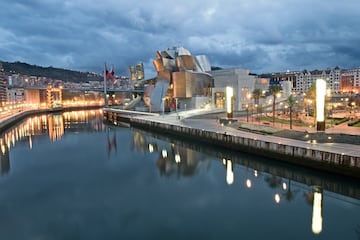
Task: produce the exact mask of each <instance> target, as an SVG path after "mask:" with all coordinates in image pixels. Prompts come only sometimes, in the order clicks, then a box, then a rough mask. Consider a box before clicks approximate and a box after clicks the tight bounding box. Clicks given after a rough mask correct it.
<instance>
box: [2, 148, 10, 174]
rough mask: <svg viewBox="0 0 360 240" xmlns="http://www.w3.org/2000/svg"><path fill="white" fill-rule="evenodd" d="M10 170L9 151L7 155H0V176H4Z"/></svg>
mask: <svg viewBox="0 0 360 240" xmlns="http://www.w3.org/2000/svg"><path fill="white" fill-rule="evenodd" d="M9 170H10V160H9V151H5V154H0V175H3V174H5V173H7V172H9Z"/></svg>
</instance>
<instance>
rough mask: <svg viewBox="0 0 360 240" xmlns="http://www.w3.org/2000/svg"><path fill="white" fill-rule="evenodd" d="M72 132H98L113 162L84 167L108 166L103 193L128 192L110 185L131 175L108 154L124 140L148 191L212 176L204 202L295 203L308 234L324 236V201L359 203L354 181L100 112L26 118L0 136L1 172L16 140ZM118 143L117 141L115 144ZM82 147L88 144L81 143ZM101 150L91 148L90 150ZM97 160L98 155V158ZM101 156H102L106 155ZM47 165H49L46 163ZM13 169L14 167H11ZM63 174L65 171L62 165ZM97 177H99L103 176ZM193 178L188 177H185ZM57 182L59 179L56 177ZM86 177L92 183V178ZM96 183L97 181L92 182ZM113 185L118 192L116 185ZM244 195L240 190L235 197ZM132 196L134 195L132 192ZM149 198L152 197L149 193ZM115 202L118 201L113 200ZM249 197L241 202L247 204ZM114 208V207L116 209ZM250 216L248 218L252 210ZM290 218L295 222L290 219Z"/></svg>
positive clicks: (121, 146)
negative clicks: (127, 124)
mask: <svg viewBox="0 0 360 240" xmlns="http://www.w3.org/2000/svg"><path fill="white" fill-rule="evenodd" d="M72 131H85V132H89V131H102V132H103V133H102V134H101V135H99V136H101V139H100V140H99V139H98V136H95V138H96V142H98V140H99V141H102V142H104V145H103V146H102V145H101V147H100V149H101V150H102V151H104V153H105V152H107V154H108V158H111V160H115V161H103V162H102V163H101V164H99V162H98V161H95V160H94V161H93V162H94V163H97V164H99V166H98V165H95V164H89V165H91V166H92V167H93V166H95V167H94V168H95V169H96V171H98V169H101V167H104V166H105V167H106V168H104V169H101V171H99V172H101V173H103V174H104V175H108V174H107V173H108V172H107V170H108V169H110V168H111V178H110V179H109V182H106V184H105V183H104V184H99V185H98V189H103V186H107V187H108V185H110V184H112V183H114V182H115V185H117V184H121V186H122V191H124V192H126V190H127V191H130V190H129V189H131V188H132V185H131V184H130V183H126V181H120V180H119V181H114V179H117V178H118V177H119V175H121V174H124V173H126V174H125V175H126V176H127V174H129V175H133V174H134V173H133V172H132V171H128V169H131V168H130V167H127V168H123V166H125V164H126V161H127V160H125V159H127V158H121V160H119V158H118V156H116V155H117V154H114V156H110V155H111V154H113V153H117V152H119V155H120V154H126V153H125V152H127V151H123V150H128V149H129V146H128V145H126V144H123V143H125V142H126V143H129V145H130V150H131V151H133V152H134V153H136V154H137V155H140V156H146V157H144V158H143V159H141V160H140V161H131V163H132V164H131V167H134V168H136V167H138V166H139V165H136V164H134V162H140V163H141V164H143V161H146V163H147V164H148V166H150V165H152V166H153V167H154V169H155V171H154V172H155V174H154V175H155V176H156V181H149V182H151V185H150V187H151V188H154V190H159V189H158V188H156V187H155V186H154V185H155V184H156V183H157V182H158V181H157V180H160V182H162V181H165V182H168V181H174V182H179V183H182V182H181V180H183V179H186V181H184V182H187V183H190V184H194V185H195V184H197V183H195V181H194V182H193V181H189V179H191V180H192V179H203V178H202V177H204V176H205V178H206V177H208V176H210V177H213V176H216V178H212V179H211V181H213V182H216V184H215V185H216V186H214V188H216V187H219V189H221V194H218V193H219V192H216V190H217V189H215V190H214V189H212V190H213V193H214V195H207V194H204V195H205V197H204V198H206V199H207V198H208V197H211V196H212V197H214V196H215V198H216V197H217V196H218V195H222V194H223V193H224V196H225V194H226V193H233V194H234V195H235V194H237V192H239V191H244V192H245V194H244V195H242V196H245V197H244V199H246V197H248V198H249V199H250V202H251V201H252V200H255V199H261V201H262V203H263V204H264V206H266V207H265V208H266V210H269V211H270V210H271V209H270V208H271V207H269V205H272V206H275V207H274V208H275V209H276V210H277V209H280V208H281V207H283V209H284V208H288V207H289V206H288V205H289V204H288V203H291V204H292V205H293V206H295V207H293V208H292V209H294V208H296V207H297V206H298V205H299V206H301V207H304V206H305V210H308V211H304V214H306V219H308V222H307V223H306V228H307V229H308V230H309V231H308V232H309V233H310V232H312V233H313V234H320V235H322V236H324V235H325V234H324V232H326V231H325V230H324V231H323V229H326V228H325V227H324V228H323V223H326V220H327V221H328V222H329V219H331V213H330V211H331V210H332V209H329V208H326V209H323V202H324V201H328V202H335V201H336V203H337V204H339V205H350V204H352V205H359V201H358V200H357V199H360V197H359V196H360V194H359V193H360V189H359V188H360V187H359V186H358V184H357V183H353V182H349V181H345V180H341V179H339V178H336V177H332V176H329V175H322V174H320V173H319V172H313V171H310V170H307V169H306V170H304V169H302V168H296V167H292V166H289V165H286V164H279V163H276V162H273V161H268V160H267V159H263V158H257V157H254V156H252V155H247V154H243V153H238V152H231V151H224V150H223V149H218V148H215V147H209V146H205V145H199V144H196V143H189V142H186V141H181V140H179V139H171V138H167V137H164V136H161V135H156V134H152V133H149V132H144V131H141V130H138V129H134V128H132V129H126V131H118V128H117V127H115V128H113V127H109V126H105V125H104V124H103V123H102V114H101V112H100V111H80V112H69V113H63V114H60V115H42V116H37V117H31V118H28V119H27V120H25V121H24V122H22V123H20V124H19V125H18V126H16V127H14V128H13V129H10V130H9V131H8V132H6V133H4V134H3V135H2V136H1V138H0V139H1V143H2V145H1V149H2V150H1V151H2V154H1V155H0V156H1V158H0V160H1V164H0V167H1V169H0V171H1V174H4V173H7V172H9V170H10V163H9V150H10V148H12V147H14V146H15V145H16V143H17V142H19V141H22V142H23V143H26V144H29V146H30V147H29V148H30V149H31V148H32V144H33V143H37V141H32V139H33V138H35V137H36V136H37V135H45V136H46V135H48V137H49V139H50V140H51V141H61V140H62V141H65V140H66V139H67V138H65V137H64V135H66V134H68V133H71V132H72ZM119 139H121V144H120V141H119ZM86 147H88V146H87V145H86ZM125 148H126V149H125ZM85 149H86V148H85ZM101 150H98V149H96V151H101ZM131 151H128V152H131ZM141 153H142V154H141ZM105 154H106V153H105ZM99 156H102V155H101V154H99ZM104 156H105V158H106V155H104ZM129 156H133V155H129ZM134 156H135V155H134ZM149 156H150V157H149ZM148 157H149V158H148ZM99 158H101V157H99ZM101 160H102V159H101ZM132 160H133V159H132ZM151 161H153V162H151ZM72 162H75V161H72ZM119 162H121V164H118V163H119ZM62 163H63V162H62ZM77 163H78V164H79V165H80V167H81V170H80V171H79V173H80V174H82V173H84V172H87V171H88V172H90V173H93V172H91V171H90V170H91V169H86V170H87V171H84V169H83V168H82V167H83V165H81V163H80V162H77ZM103 163H104V164H103ZM64 164H65V163H64ZM103 165H104V166H103ZM119 165H120V166H121V167H120V168H119V169H120V170H119V169H115V168H116V167H118V166H119ZM77 166H78V165H77ZM140 166H143V165H140ZM50 167H52V166H51V165H50ZM78 167H79V166H78ZM13 168H14V169H15V165H14V167H13ZM75 170H76V169H75ZM14 171H15V170H14ZM66 171H68V168H67V166H66ZM146 172H147V173H148V172H151V171H148V170H147V169H146ZM77 173H78V172H76V174H74V175H73V178H74V179H77V176H78V175H77ZM141 173H143V172H141ZM97 176H99V179H101V177H102V176H103V175H97ZM193 176H194V178H191V177H193ZM195 176H196V177H195ZM136 177H138V178H139V179H140V181H139V182H140V183H141V184H139V185H137V186H136V189H137V188H138V187H139V189H140V188H141V186H142V185H143V181H142V178H141V176H136ZM151 177H153V175H151V174H149V175H147V179H146V180H148V179H150V178H151ZM60 178H61V180H62V176H61V177H60ZM89 179H92V175H91V178H89ZM119 179H123V178H119ZM151 179H152V178H151ZM152 180H153V179H152ZM84 182H85V181H84ZM110 182H111V183H110ZM96 183H97V184H98V183H99V182H98V180H97V179H96ZM82 184H83V183H82ZM100 186H101V187H100ZM176 186H178V185H175V184H173V185H171V187H172V188H176ZM188 186H189V185H188ZM76 187H78V186H77V185H75V188H76ZM82 187H83V185H81V187H79V189H80V188H82ZM116 187H117V189H118V185H117V186H116ZM106 189H107V188H106ZM110 189H111V188H110ZM223 189H226V191H223ZM77 190H78V189H76V191H75V192H77ZM167 190H170V189H167ZM171 190H172V189H171ZM107 192H110V193H111V194H110V196H111V197H114V199H115V198H116V196H117V195H116V191H115V192H114V191H107ZM159 192H161V191H159ZM244 192H241V194H243V193H244ZM130 193H131V191H130ZM255 193H256V194H255ZM337 193H339V194H337ZM340 194H341V195H340ZM64 195H66V194H64ZM75 195H76V194H75ZM79 195H82V194H79ZM123 195H126V194H123V192H121V196H123ZM234 195H231V196H234ZM76 196H77V195H76ZM101 196H102V195H101ZM130 196H131V194H130ZM136 196H138V195H137V194H136ZM228 196H229V195H226V197H228ZM235 196H236V195H235ZM347 196H348V197H347ZM133 197H134V196H133ZM152 197H154V196H153V195H152ZM180 197H182V196H180ZM252 197H254V199H252ZM154 198H155V197H154ZM119 199H121V198H120V197H119ZM129 199H130V200H129V202H130V201H133V200H134V199H135V200H136V197H135V198H134V199H133V198H131V197H129ZM249 199H246V200H247V201H249ZM229 200H230V199H229V198H226V199H225V201H229ZM231 200H233V199H231ZM236 201H237V200H236ZM154 202H155V201H154ZM254 202H255V201H254ZM339 202H340V203H339ZM117 203H118V202H117ZM137 203H140V202H137ZM141 203H142V201H141ZM325 203H327V202H325ZM139 205H141V204H139ZM214 206H217V205H214ZM325 206H326V204H325ZM116 208H118V205H117V206H116ZM145 208H146V207H144V209H145ZM184 209H185V208H184ZM231 211H232V210H231ZM234 212H235V211H234ZM235 213H236V212H235ZM139 214H140V213H139ZM251 214H253V212H252V213H251ZM244 215H245V214H244ZM324 216H325V219H324ZM290 217H294V218H295V217H296V216H290ZM250 220H251V219H250ZM333 221H334V220H333ZM349 221H350V220H347V222H349ZM352 229H353V231H354V232H353V234H358V232H359V230H360V228H359V225H358V224H357V225H356V223H355V224H354V227H353V228H352ZM310 234H311V233H310Z"/></svg>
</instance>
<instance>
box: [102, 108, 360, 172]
mask: <svg viewBox="0 0 360 240" xmlns="http://www.w3.org/2000/svg"><path fill="white" fill-rule="evenodd" d="M107 112H111V114H112V120H113V121H114V120H115V121H117V118H118V117H119V116H121V117H120V118H121V119H122V120H124V119H125V118H126V117H128V118H129V122H130V125H131V126H133V127H138V128H142V129H145V130H148V131H154V132H160V133H164V134H170V135H174V136H175V137H181V138H186V139H188V140H190V141H197V142H203V143H207V144H213V145H216V146H220V147H224V148H228V149H231V150H235V151H243V152H249V153H253V154H257V155H260V156H265V157H268V158H272V159H274V160H279V161H284V162H288V163H293V164H296V165H301V166H305V167H310V168H313V169H317V170H323V171H327V172H331V173H336V174H340V175H344V176H350V177H355V178H360V145H356V144H345V143H336V142H327V143H319V142H317V141H316V139H313V140H312V141H301V140H297V139H291V138H285V137H278V136H273V135H265V134H259V133H254V132H251V131H250V132H249V131H245V130H241V129H240V128H237V127H234V124H229V125H223V124H221V123H220V121H219V119H216V118H215V119H214V118H209V117H206V116H207V115H209V114H218V115H223V116H226V114H225V113H224V112H223V110H216V109H215V110H208V109H201V110H188V111H182V112H178V113H171V114H148V115H136V114H135V115H129V116H125V118H124V114H122V113H121V111H118V110H116V112H117V113H115V112H112V110H111V109H105V110H104V117H105V118H106V115H107ZM201 116H204V117H201ZM107 120H110V121H112V120H111V119H107ZM234 120H236V121H238V119H236V118H235V119H234ZM235 126H237V125H236V123H235ZM260 127H263V126H261V125H259V128H260ZM297 130H299V129H297ZM334 131H335V130H332V133H334ZM339 131H341V134H343V130H341V129H339ZM321 134H323V135H324V134H327V132H326V131H325V132H324V133H321Z"/></svg>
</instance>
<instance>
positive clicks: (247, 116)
mask: <svg viewBox="0 0 360 240" xmlns="http://www.w3.org/2000/svg"><path fill="white" fill-rule="evenodd" d="M246 122H249V104H246Z"/></svg>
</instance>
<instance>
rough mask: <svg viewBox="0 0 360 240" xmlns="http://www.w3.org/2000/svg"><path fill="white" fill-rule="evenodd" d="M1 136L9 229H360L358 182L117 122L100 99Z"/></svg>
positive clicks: (0, 193)
mask: <svg viewBox="0 0 360 240" xmlns="http://www.w3.org/2000/svg"><path fill="white" fill-rule="evenodd" d="M45 136H46V137H45ZM0 145H1V174H2V178H0V213H1V214H0V239H119V238H120V237H124V238H130V237H132V238H139V239H140V238H155V237H157V238H164V239H165V238H166V239H184V238H187V237H192V238H194V237H197V238H214V239H219V238H225V239H269V238H270V239H272V238H276V239H313V238H315V237H316V239H359V238H360V233H359V232H360V225H359V224H360V217H359V216H360V201H359V192H360V190H359V186H358V184H356V183H353V182H352V181H346V180H342V179H337V178H333V177H331V176H328V175H322V174H319V173H318V172H311V171H308V170H304V169H301V168H294V167H290V166H288V165H285V164H278V163H273V162H272V161H270V160H267V159H263V158H257V157H254V156H251V155H247V154H242V153H234V152H229V151H220V150H219V149H215V148H212V147H208V146H202V145H197V144H194V143H188V142H181V141H180V140H174V139H169V138H165V137H163V136H157V135H154V134H150V133H145V132H143V131H141V130H137V129H130V128H121V127H110V126H106V125H104V124H103V123H102V112H101V110H95V111H78V112H65V113H63V114H58V115H52V114H49V115H42V116H34V117H30V118H28V119H26V120H25V121H23V122H22V123H20V124H19V125H18V126H16V127H15V128H13V129H10V130H9V131H7V132H6V133H4V134H3V135H2V136H1V138H0Z"/></svg>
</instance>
